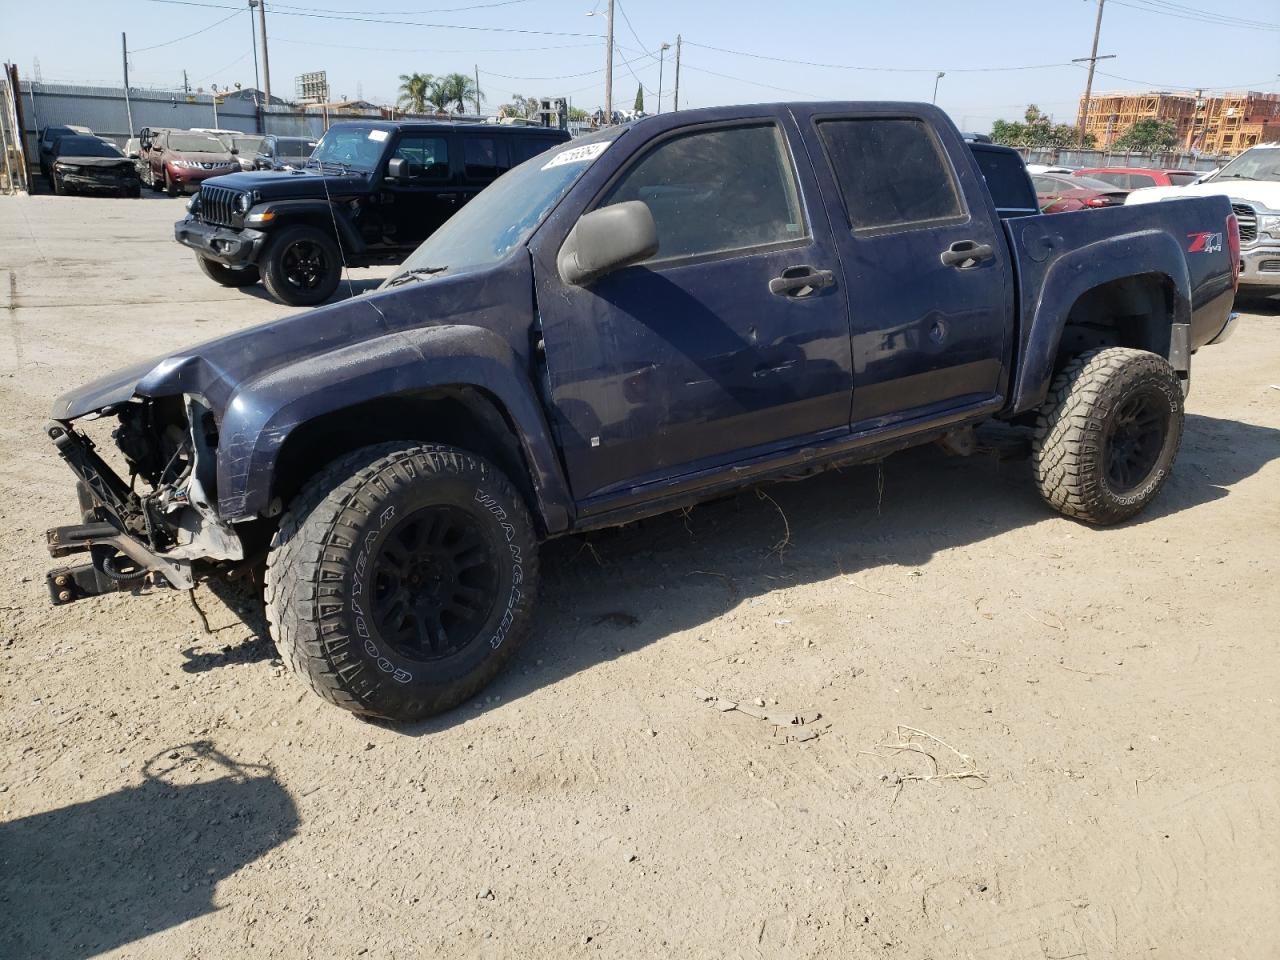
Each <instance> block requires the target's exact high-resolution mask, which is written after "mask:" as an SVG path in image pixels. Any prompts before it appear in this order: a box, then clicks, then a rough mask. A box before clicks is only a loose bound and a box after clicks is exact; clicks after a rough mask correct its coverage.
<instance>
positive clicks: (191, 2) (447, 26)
mask: <svg viewBox="0 0 1280 960" xmlns="http://www.w3.org/2000/svg"><path fill="white" fill-rule="evenodd" d="M148 2H149V3H167V4H172V5H175V6H179V7H206V8H208V9H211V10H235V12H236V13H239V12H240V9H239V8H238V7H228V6H225V5H224V4H220V3H204V2H201V0H148ZM272 12H273V14H274V15H275V16H277V17H307V18H310V19H313V20H338V21H342V22H344V23H374V24H378V25H379V26H384V27H426V28H428V29H432V30H471V31H475V32H477V33H518V34H525V35H532V36H541V37H584V38H585V37H594V38H595V39H597V40H598V39H601V38H600V34H598V33H570V32H566V31H561V30H529V29H525V28H521V27H476V26H465V25H463V24H458V23H422V22H421V21H418V20H380V19H377V18H374V17H356V16H339V15H337V14H328V13H307V12H303V11H296V10H275V9H273V11H272ZM228 19H230V18H228Z"/></svg>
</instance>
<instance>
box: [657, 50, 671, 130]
mask: <svg viewBox="0 0 1280 960" xmlns="http://www.w3.org/2000/svg"><path fill="white" fill-rule="evenodd" d="M670 49H671V44H669V43H663V44H662V46H660V47H659V48H658V112H659V113H661V112H662V61H663V60H664V59H665V58H666V55H667V51H668V50H670Z"/></svg>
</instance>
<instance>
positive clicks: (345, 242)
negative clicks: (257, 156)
mask: <svg viewBox="0 0 1280 960" xmlns="http://www.w3.org/2000/svg"><path fill="white" fill-rule="evenodd" d="M250 212H251V213H274V214H275V219H273V220H272V222H271V231H270V233H271V234H275V233H278V232H279V231H281V230H284V229H286V228H288V227H295V226H308V227H315V228H317V229H319V230H323V231H324V232H325V233H327V234H329V235H330V236H334V224H335V223H336V224H337V240H338V242H339V245H340V247H341V252H342V253H343V255H344V256H345V257H350V256H351V255H352V254H359V253H363V252H364V251H365V249H366V248H367V245H366V244H365V242H364V239H363V238H362V237H361V236H360V232H359V231H358V230H356V228H355V225H354V224H353V223H352V222H351V218H350V216H349V215H348V214H347V211H346V209H345V208H344V206H343V205H342V204H341V202H334V203H330V202H328V201H325V200H318V199H307V200H268V201H266V202H264V203H260V204H258V205H256V206H255V207H253V209H252V210H251V211H250ZM270 242H271V236H270V235H268V238H267V243H270ZM265 246H266V245H265V244H264V249H265Z"/></svg>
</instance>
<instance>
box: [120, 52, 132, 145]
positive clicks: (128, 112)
mask: <svg viewBox="0 0 1280 960" xmlns="http://www.w3.org/2000/svg"><path fill="white" fill-rule="evenodd" d="M120 55H121V58H122V60H123V62H124V113H125V116H126V117H128V118H129V136H130V137H132V136H133V105H132V104H130V102H129V41H128V40H127V39H126V38H125V35H124V33H121V34H120Z"/></svg>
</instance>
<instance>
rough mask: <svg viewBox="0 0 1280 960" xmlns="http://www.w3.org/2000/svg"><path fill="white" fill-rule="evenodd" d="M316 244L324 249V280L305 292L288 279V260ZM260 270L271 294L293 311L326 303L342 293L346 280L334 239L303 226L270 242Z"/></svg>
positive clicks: (284, 232) (282, 231) (275, 237)
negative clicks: (304, 246)
mask: <svg viewBox="0 0 1280 960" xmlns="http://www.w3.org/2000/svg"><path fill="white" fill-rule="evenodd" d="M300 242H306V243H312V244H315V245H316V246H317V247H319V248H320V252H321V255H322V256H323V264H324V270H323V276H322V277H321V279H320V282H318V283H317V285H316V286H314V287H311V288H307V289H303V288H300V287H298V286H296V285H295V284H293V283H291V282H290V281H289V279H288V276H289V267H288V264H287V262H286V257H287V256H288V255H289V251H290V249H291V248H292V247H294V245H296V244H298V243H300ZM258 267H259V269H260V270H261V271H262V283H263V285H264V286H265V287H266V288H267V291H268V292H269V293H270V294H271V295H272V296H273V297H275V298H276V299H277V300H279V301H280V302H281V303H287V304H289V306H292V307H314V306H315V305H316V304H320V303H324V302H325V301H326V300H328V299H329V298H330V297H331V296H333V292H334V291H335V290H337V289H338V283H339V282H340V281H341V279H342V258H341V255H340V253H339V251H338V245H337V244H336V243H335V242H334V240H333V237H332V236H331V235H330V234H328V233H326V232H325V231H323V230H320V229H318V228H317V227H310V226H306V225H305V224H299V225H298V226H294V227H286V228H285V229H283V230H281V231H280V232H279V233H278V234H276V235H275V236H273V237H272V238H271V239H270V240H268V241H267V249H266V250H265V251H263V254H262V257H261V259H260V260H259V261H258Z"/></svg>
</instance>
